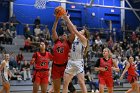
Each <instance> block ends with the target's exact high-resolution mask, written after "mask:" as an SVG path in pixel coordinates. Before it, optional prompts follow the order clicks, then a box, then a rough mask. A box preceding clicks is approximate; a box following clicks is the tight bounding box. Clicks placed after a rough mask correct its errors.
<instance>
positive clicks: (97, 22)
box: [0, 0, 139, 34]
mask: <svg viewBox="0 0 140 93" xmlns="http://www.w3.org/2000/svg"><path fill="white" fill-rule="evenodd" d="M68 1H71V2H80V3H89V2H90V0H68ZM98 1H99V2H98ZM103 1H105V2H103ZM34 3H35V0H15V2H14V14H15V15H16V17H17V20H18V21H20V22H21V23H24V24H26V23H28V24H33V22H34V19H35V18H36V17H37V16H40V18H41V24H47V25H48V27H49V29H50V30H51V28H52V25H53V21H54V16H53V11H54V9H55V7H57V6H59V5H60V3H56V2H47V4H46V6H47V8H46V9H44V10H42V9H36V8H35V7H34V6H33V5H34ZM18 4H25V5H26V6H25V5H18ZM94 4H101V5H103V4H104V5H109V6H111V5H115V6H120V0H94ZM72 6H75V8H72ZM66 8H67V10H68V11H69V14H71V20H72V21H73V23H74V24H75V25H77V26H78V27H82V26H83V25H86V26H88V27H89V28H106V29H107V28H109V25H108V20H112V21H113V28H116V29H118V30H119V29H120V9H110V8H101V7H88V8H86V7H84V6H83V5H74V4H67V5H66ZM111 10H114V12H111ZM0 11H1V12H2V14H1V15H0V22H3V21H7V20H8V16H9V14H8V13H9V8H7V7H2V6H0ZM93 12H94V13H95V16H92V13H93ZM130 18H133V19H132V20H134V22H133V24H132V22H131V21H130ZM126 22H127V23H128V24H130V25H131V26H132V28H135V27H136V26H137V25H138V24H139V22H138V20H137V18H136V16H135V15H134V14H133V13H132V12H131V11H126ZM17 28H18V34H23V24H20V25H19V26H17ZM91 31H93V30H91Z"/></svg>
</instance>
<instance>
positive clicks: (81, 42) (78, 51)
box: [62, 15, 89, 93]
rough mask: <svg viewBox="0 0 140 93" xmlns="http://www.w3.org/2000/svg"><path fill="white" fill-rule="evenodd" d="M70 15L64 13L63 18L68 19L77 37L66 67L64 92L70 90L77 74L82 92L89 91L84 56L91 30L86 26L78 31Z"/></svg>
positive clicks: (67, 21)
mask: <svg viewBox="0 0 140 93" xmlns="http://www.w3.org/2000/svg"><path fill="white" fill-rule="evenodd" d="M69 17H70V16H67V15H64V16H63V17H62V18H63V19H64V20H65V21H66V23H67V26H69V27H70V28H71V29H70V30H71V31H73V32H74V33H75V36H76V37H75V40H74V43H73V45H72V48H71V52H70V58H69V61H68V64H67V68H66V69H65V74H64V84H63V93H67V92H68V85H69V82H70V81H71V79H72V78H73V77H74V76H75V75H77V78H78V81H79V84H80V87H81V89H82V92H83V93H87V88H86V85H85V78H84V62H83V56H85V55H86V54H87V48H88V38H89V32H88V30H87V29H86V28H84V29H83V30H81V31H78V30H77V29H76V27H75V26H74V25H73V23H72V22H71V20H70V19H69Z"/></svg>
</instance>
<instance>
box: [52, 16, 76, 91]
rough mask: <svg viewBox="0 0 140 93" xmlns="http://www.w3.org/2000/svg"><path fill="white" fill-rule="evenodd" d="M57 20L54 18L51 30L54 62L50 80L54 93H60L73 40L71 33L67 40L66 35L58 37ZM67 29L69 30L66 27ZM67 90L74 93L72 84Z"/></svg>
mask: <svg viewBox="0 0 140 93" xmlns="http://www.w3.org/2000/svg"><path fill="white" fill-rule="evenodd" d="M58 20H59V18H58V17H57V16H55V21H54V24H53V28H52V39H53V42H54V46H53V56H54V60H53V64H52V79H53V86H54V93H60V85H61V79H62V78H63V75H64V70H65V68H66V65H67V62H68V56H69V52H70V48H71V45H72V42H73V40H74V38H75V36H74V33H73V32H72V33H70V35H69V38H67V34H66V33H63V34H61V35H59V36H58V34H57V32H56V28H57V24H58ZM68 29H71V28H69V27H68ZM59 32H60V31H59ZM69 89H70V91H71V92H72V93H74V92H75V91H76V90H75V88H74V86H73V85H72V83H71V84H70V85H69Z"/></svg>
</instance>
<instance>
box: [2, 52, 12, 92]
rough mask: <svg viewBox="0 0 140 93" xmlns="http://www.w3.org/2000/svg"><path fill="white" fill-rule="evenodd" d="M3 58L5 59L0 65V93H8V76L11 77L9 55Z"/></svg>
mask: <svg viewBox="0 0 140 93" xmlns="http://www.w3.org/2000/svg"><path fill="white" fill-rule="evenodd" d="M4 57H5V58H4V60H3V61H2V62H1V65H0V70H1V79H2V80H1V81H2V89H1V90H0V93H10V83H9V80H8V76H10V77H11V73H10V70H9V54H5V56H4Z"/></svg>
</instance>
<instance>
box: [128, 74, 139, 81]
mask: <svg viewBox="0 0 140 93" xmlns="http://www.w3.org/2000/svg"><path fill="white" fill-rule="evenodd" d="M127 80H128V82H129V83H134V82H135V81H137V76H132V75H128V76H127Z"/></svg>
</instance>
